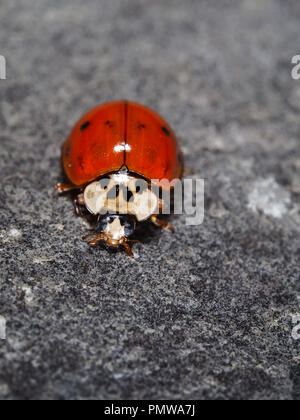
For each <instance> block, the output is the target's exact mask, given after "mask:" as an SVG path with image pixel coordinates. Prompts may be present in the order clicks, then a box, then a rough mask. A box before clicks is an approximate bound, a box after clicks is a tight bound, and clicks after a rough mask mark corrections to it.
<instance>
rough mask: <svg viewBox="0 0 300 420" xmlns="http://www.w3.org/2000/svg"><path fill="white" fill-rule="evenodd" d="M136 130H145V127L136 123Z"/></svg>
mask: <svg viewBox="0 0 300 420" xmlns="http://www.w3.org/2000/svg"><path fill="white" fill-rule="evenodd" d="M137 128H138V130H144V129H145V128H146V126H145V124H142V123H138V124H137Z"/></svg>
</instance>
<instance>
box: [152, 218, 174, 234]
mask: <svg viewBox="0 0 300 420" xmlns="http://www.w3.org/2000/svg"><path fill="white" fill-rule="evenodd" d="M151 221H152V223H154V224H155V225H156V226H158V227H160V228H161V229H164V230H170V231H171V232H173V233H174V232H175V228H174V226H172V225H171V224H170V223H168V222H166V221H165V220H160V219H159V218H158V217H157V216H155V215H153V216H151Z"/></svg>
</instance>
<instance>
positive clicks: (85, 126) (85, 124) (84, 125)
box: [80, 121, 91, 131]
mask: <svg viewBox="0 0 300 420" xmlns="http://www.w3.org/2000/svg"><path fill="white" fill-rule="evenodd" d="M90 124H91V123H90V122H89V121H87V122H85V123H84V124H82V126H81V127H80V130H81V131H84V130H85V129H86V128H88V127H89V126H90Z"/></svg>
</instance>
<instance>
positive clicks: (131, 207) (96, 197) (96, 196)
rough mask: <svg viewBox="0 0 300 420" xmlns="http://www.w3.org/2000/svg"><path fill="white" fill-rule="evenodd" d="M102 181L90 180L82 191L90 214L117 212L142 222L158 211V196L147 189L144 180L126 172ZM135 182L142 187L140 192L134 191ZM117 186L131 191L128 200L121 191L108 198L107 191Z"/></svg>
mask: <svg viewBox="0 0 300 420" xmlns="http://www.w3.org/2000/svg"><path fill="white" fill-rule="evenodd" d="M104 181H105V182H103V180H102V183H100V182H99V181H96V182H92V183H91V184H89V185H88V186H87V187H86V189H85V191H84V201H85V205H86V207H87V209H88V210H89V211H90V212H91V213H92V214H102V215H103V214H107V213H111V214H116V213H117V212H118V213H120V214H130V215H133V216H135V217H136V218H137V221H138V222H142V221H144V220H147V219H149V217H151V216H152V215H153V214H157V213H158V212H159V197H158V196H157V195H156V194H155V193H154V192H152V191H151V190H150V189H149V187H148V184H147V182H146V181H144V180H141V179H137V178H135V177H134V176H129V175H126V174H116V175H111V176H110V177H109V178H107V179H105V180H104ZM137 182H138V183H139V187H140V188H142V191H143V192H142V193H137V192H136V185H137ZM143 183H144V185H142V184H143ZM103 185H104V187H103ZM117 186H123V187H125V188H127V189H128V190H129V191H130V192H131V193H132V198H131V199H130V200H129V201H128V200H127V199H126V197H124V193H123V191H122V193H120V194H119V196H118V197H117V198H111V199H110V198H108V193H109V192H110V191H111V190H112V189H113V188H116V187H117Z"/></svg>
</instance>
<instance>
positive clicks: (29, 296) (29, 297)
mask: <svg viewBox="0 0 300 420" xmlns="http://www.w3.org/2000/svg"><path fill="white" fill-rule="evenodd" d="M22 291H23V292H24V300H25V303H27V304H28V305H30V303H32V302H33V299H34V294H33V292H32V289H31V288H30V287H29V286H23V287H22Z"/></svg>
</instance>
